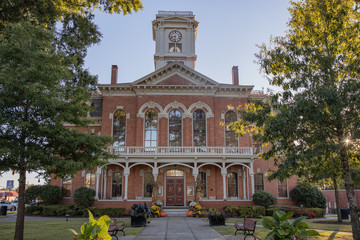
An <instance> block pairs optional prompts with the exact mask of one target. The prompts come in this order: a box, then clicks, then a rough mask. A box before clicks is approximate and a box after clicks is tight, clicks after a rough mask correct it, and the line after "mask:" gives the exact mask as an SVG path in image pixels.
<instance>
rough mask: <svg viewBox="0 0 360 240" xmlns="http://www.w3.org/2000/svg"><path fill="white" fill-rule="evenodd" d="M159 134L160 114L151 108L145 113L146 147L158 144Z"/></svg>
mask: <svg viewBox="0 0 360 240" xmlns="http://www.w3.org/2000/svg"><path fill="white" fill-rule="evenodd" d="M157 134H158V114H157V112H156V111H155V110H154V109H149V110H147V111H146V113H145V140H144V145H145V147H148V148H150V147H156V146H157Z"/></svg>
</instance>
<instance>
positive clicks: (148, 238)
mask: <svg viewBox="0 0 360 240" xmlns="http://www.w3.org/2000/svg"><path fill="white" fill-rule="evenodd" d="M125 232H126V230H125ZM118 237H119V240H125V239H126V240H165V239H166V240H183V239H186V240H225V239H227V240H235V239H243V236H242V235H241V234H240V235H238V236H236V237H235V236H222V235H221V234H219V233H218V232H217V231H216V230H215V229H213V228H212V227H210V226H209V223H207V222H204V221H203V220H202V219H201V218H189V217H165V218H156V219H154V218H153V219H151V223H150V224H147V225H146V227H145V228H144V230H142V232H141V233H140V234H139V235H137V236H121V233H119V234H118ZM113 239H116V238H114V237H113Z"/></svg>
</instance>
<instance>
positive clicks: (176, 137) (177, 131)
mask: <svg viewBox="0 0 360 240" xmlns="http://www.w3.org/2000/svg"><path fill="white" fill-rule="evenodd" d="M181 121H182V117H181V112H180V111H179V110H177V109H174V110H172V111H171V112H170V113H169V146H170V147H181V145H182V134H181V133H182V131H181Z"/></svg>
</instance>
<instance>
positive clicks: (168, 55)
mask: <svg viewBox="0 0 360 240" xmlns="http://www.w3.org/2000/svg"><path fill="white" fill-rule="evenodd" d="M198 25H199V23H198V22H197V21H196V20H195V15H194V14H193V12H191V11H159V12H158V14H157V15H156V19H155V20H154V21H153V22H152V26H153V27H152V29H153V40H154V41H155V43H156V44H155V54H154V64H155V70H157V69H159V68H162V67H164V66H165V65H167V64H170V63H173V62H178V63H181V64H184V65H186V66H188V67H190V68H192V69H195V63H196V54H195V40H196V33H197V28H198Z"/></svg>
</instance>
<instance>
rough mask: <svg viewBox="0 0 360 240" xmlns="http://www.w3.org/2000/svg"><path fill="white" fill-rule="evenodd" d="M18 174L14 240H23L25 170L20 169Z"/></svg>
mask: <svg viewBox="0 0 360 240" xmlns="http://www.w3.org/2000/svg"><path fill="white" fill-rule="evenodd" d="M19 174H20V177H19V199H18V213H17V216H16V227H15V236H14V240H23V238H24V216H25V183H26V170H25V169H24V168H21V169H20V172H19Z"/></svg>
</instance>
